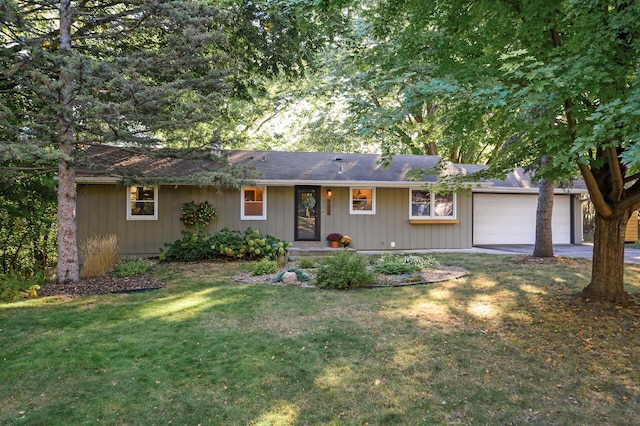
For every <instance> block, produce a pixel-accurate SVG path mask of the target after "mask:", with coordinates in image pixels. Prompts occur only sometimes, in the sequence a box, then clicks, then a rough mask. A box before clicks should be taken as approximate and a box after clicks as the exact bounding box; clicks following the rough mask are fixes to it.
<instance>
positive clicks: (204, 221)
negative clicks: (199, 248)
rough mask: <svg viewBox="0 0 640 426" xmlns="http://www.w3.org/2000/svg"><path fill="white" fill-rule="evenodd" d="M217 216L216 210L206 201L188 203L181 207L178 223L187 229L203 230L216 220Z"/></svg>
mask: <svg viewBox="0 0 640 426" xmlns="http://www.w3.org/2000/svg"><path fill="white" fill-rule="evenodd" d="M217 214H218V212H217V210H216V208H215V207H213V206H212V205H211V204H209V202H208V201H203V202H201V203H199V204H196V203H195V202H193V201H189V202H188V203H184V204H183V205H182V214H181V215H180V221H181V222H182V223H184V224H185V226H187V227H202V228H205V227H207V226H208V225H209V224H210V223H211V222H212V221H213V220H214V219H215V218H216V215H217Z"/></svg>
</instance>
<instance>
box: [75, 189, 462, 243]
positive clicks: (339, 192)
mask: <svg viewBox="0 0 640 426" xmlns="http://www.w3.org/2000/svg"><path fill="white" fill-rule="evenodd" d="M77 191H78V204H77V210H76V211H77V215H76V217H77V224H78V242H82V241H85V240H86V239H88V238H91V237H95V236H102V235H108V234H113V233H115V234H117V235H118V239H119V250H120V254H121V255H122V256H132V255H135V256H157V255H158V254H159V253H160V248H164V244H165V243H167V242H173V241H175V240H177V239H179V238H181V237H182V234H181V231H183V230H184V229H186V228H185V227H184V226H183V224H182V223H181V222H180V219H179V217H180V210H181V207H182V204H183V203H185V202H188V201H195V202H200V201H205V200H206V201H209V202H210V203H211V204H213V205H214V206H215V207H216V209H217V210H218V216H217V218H216V220H215V221H214V222H213V223H212V224H211V225H210V226H209V228H208V231H209V232H211V233H213V232H216V231H219V230H221V229H223V228H225V227H226V228H229V229H237V230H241V231H244V230H245V229H247V228H248V227H251V228H253V229H257V230H259V231H260V232H262V233H263V234H271V235H275V236H277V237H279V238H282V239H283V240H285V241H291V242H293V237H294V205H293V203H294V189H293V187H269V188H267V220H241V219H240V191H238V190H222V191H218V190H216V189H214V188H211V187H207V188H198V187H191V186H177V187H176V186H162V187H160V188H159V191H158V203H159V204H158V220H149V221H127V220H126V216H127V215H126V213H127V210H126V209H127V208H128V204H127V192H126V191H127V188H126V187H122V186H117V185H106V184H102V185H88V184H79V185H78V187H77ZM332 191H333V197H332V208H331V215H327V214H326V201H327V197H326V188H322V190H321V198H322V212H321V213H322V214H321V217H320V220H321V225H320V229H321V231H320V239H319V241H317V242H294V245H295V246H298V247H317V246H322V247H325V246H327V242H326V241H325V237H326V235H327V234H328V233H330V232H340V233H342V234H345V235H349V236H351V237H352V238H353V243H352V245H353V247H354V248H356V249H359V250H388V249H391V247H390V242H392V241H393V242H395V247H394V249H396V250H411V249H430V248H468V247H471V198H470V197H468V196H465V195H460V194H459V195H458V196H457V213H458V214H457V216H458V220H459V223H457V224H410V223H409V190H408V189H407V188H377V189H376V198H377V201H376V214H374V215H352V214H349V189H348V188H337V187H332Z"/></svg>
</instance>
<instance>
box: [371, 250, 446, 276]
mask: <svg viewBox="0 0 640 426" xmlns="http://www.w3.org/2000/svg"><path fill="white" fill-rule="evenodd" d="M373 265H374V266H373V269H374V271H376V272H378V273H380V274H389V275H401V274H410V273H413V272H418V271H420V270H422V269H430V268H434V267H437V266H439V265H440V263H439V262H438V261H437V260H436V259H435V258H434V257H432V256H416V255H412V254H409V255H403V254H393V253H387V254H383V255H382V256H380V257H379V258H378V259H377V260H376V261H374V262H373Z"/></svg>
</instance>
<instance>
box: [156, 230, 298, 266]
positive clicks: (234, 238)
mask: <svg viewBox="0 0 640 426" xmlns="http://www.w3.org/2000/svg"><path fill="white" fill-rule="evenodd" d="M182 235H183V237H182V239H181V240H177V241H175V242H173V243H165V247H167V251H166V253H164V252H163V253H162V254H161V255H160V260H168V259H170V260H181V261H194V260H203V259H213V258H216V257H222V258H230V259H252V260H259V259H262V258H267V259H272V260H277V259H281V258H286V254H287V247H289V245H290V244H289V243H285V242H284V241H282V240H281V239H280V238H277V237H274V236H273V235H267V236H262V235H261V234H260V231H258V230H257V229H251V228H247V229H246V230H245V231H244V232H242V231H238V230H231V229H229V228H223V229H222V230H220V231H218V232H216V233H215V234H213V235H209V234H208V233H206V232H204V231H200V232H198V233H192V232H189V231H182ZM161 251H162V250H161Z"/></svg>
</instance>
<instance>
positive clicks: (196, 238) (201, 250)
mask: <svg viewBox="0 0 640 426" xmlns="http://www.w3.org/2000/svg"><path fill="white" fill-rule="evenodd" d="M164 246H165V247H167V252H166V253H164V252H163V253H162V254H161V255H160V260H168V259H170V260H182V261H186V262H190V261H194V260H204V259H212V258H213V257H215V255H216V253H215V252H214V251H213V250H212V248H211V236H210V235H209V234H207V233H206V232H190V231H182V239H180V240H176V241H174V242H173V243H165V245H164ZM160 251H161V252H162V249H160Z"/></svg>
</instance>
